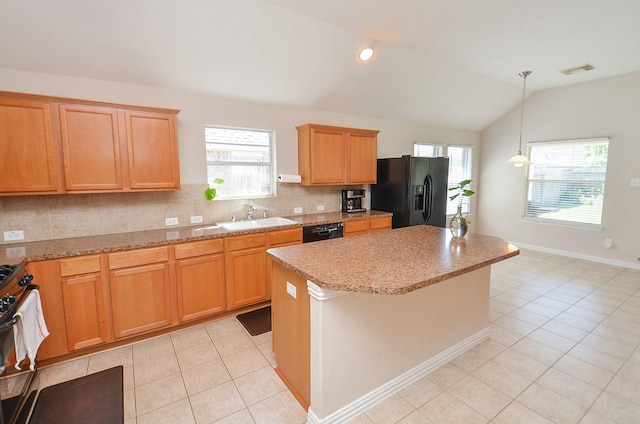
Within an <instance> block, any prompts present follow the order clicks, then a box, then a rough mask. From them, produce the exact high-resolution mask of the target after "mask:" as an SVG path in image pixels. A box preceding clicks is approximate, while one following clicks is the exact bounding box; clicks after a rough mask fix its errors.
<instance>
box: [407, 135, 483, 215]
mask: <svg viewBox="0 0 640 424" xmlns="http://www.w3.org/2000/svg"><path fill="white" fill-rule="evenodd" d="M419 146H431V147H432V148H434V150H436V154H441V156H423V157H448V158H449V176H451V174H452V173H451V166H452V162H451V158H450V156H449V149H450V148H451V147H455V148H463V149H469V151H470V152H471V161H470V175H469V176H468V177H466V176H464V177H462V180H464V179H467V178H468V179H470V180H473V158H474V151H475V148H474V146H470V145H465V144H444V143H427V142H424V141H415V142H414V143H413V155H414V156H419V155H418V149H419ZM462 180H460V181H462ZM460 181H451V180H450V179H449V177H447V188H451V187H456V186H457V184H458V183H459V182H460ZM467 188H469V187H467ZM457 205H458V199H456V200H454V201H453V202H452V201H451V200H449V193H447V217H452V216H454V215H455V214H456V212H457V210H458V207H457ZM450 209H451V210H453V212H451V213H450V212H449V210H450ZM462 212H463V213H464V214H465V215H467V216H468V215H471V198H470V197H464V198H463V199H462Z"/></svg>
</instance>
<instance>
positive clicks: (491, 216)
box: [475, 73, 640, 267]
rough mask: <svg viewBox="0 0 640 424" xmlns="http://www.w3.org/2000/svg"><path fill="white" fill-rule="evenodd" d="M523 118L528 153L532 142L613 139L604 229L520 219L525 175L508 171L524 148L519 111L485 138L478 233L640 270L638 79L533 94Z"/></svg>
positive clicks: (630, 77)
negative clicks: (607, 244)
mask: <svg viewBox="0 0 640 424" xmlns="http://www.w3.org/2000/svg"><path fill="white" fill-rule="evenodd" d="M533 77H535V74H534V75H533ZM567 78H569V77H567ZM524 119H525V123H524V133H523V150H524V147H525V146H524V144H525V143H526V142H528V141H543V140H561V139H576V138H591V137H601V136H608V137H610V144H609V162H608V166H607V179H606V187H605V203H604V212H603V229H602V230H601V231H594V230H585V229H576V228H569V227H562V226H553V225H548V224H538V223H531V222H527V221H524V220H521V219H520V216H521V212H522V198H523V191H524V184H523V182H524V168H514V167H512V166H509V165H505V162H506V161H507V160H508V158H509V157H510V156H512V155H514V154H515V153H516V151H517V147H518V134H519V125H520V108H519V106H518V107H517V108H514V109H513V110H512V111H511V112H509V113H508V114H506V115H505V116H503V117H502V118H500V119H499V120H498V121H496V122H495V123H494V124H492V125H491V126H490V127H488V128H487V129H485V130H484V131H483V132H482V155H481V158H480V170H481V175H480V179H479V184H478V192H479V195H478V205H479V216H477V217H476V219H475V223H476V224H477V228H476V231H478V232H480V233H484V234H490V235H494V236H498V237H501V238H504V239H507V240H509V241H511V242H513V243H515V244H516V245H517V244H520V245H531V246H536V247H540V248H543V249H548V250H557V251H564V252H572V254H574V255H576V256H583V257H585V258H599V259H601V260H603V261H605V262H611V263H613V264H621V265H623V264H624V265H631V266H635V267H637V266H639V265H640V262H638V257H639V256H640V188H631V187H630V180H631V178H632V177H635V178H639V177H640V125H639V124H640V73H632V74H627V75H623V76H619V77H613V78H606V79H602V80H597V81H592V82H586V83H580V84H574V85H570V86H566V87H562V88H556V89H550V90H545V91H540V92H536V93H533V94H532V95H531V96H529V97H528V98H527V99H526V101H525V118H524ZM605 238H612V239H613V247H612V248H611V249H606V248H604V246H603V243H604V239H605Z"/></svg>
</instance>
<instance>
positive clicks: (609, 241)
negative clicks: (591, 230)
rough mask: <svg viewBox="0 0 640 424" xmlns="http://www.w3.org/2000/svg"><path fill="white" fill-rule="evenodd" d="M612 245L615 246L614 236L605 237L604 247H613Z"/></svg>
mask: <svg viewBox="0 0 640 424" xmlns="http://www.w3.org/2000/svg"><path fill="white" fill-rule="evenodd" d="M611 246H613V239H612V238H606V239H604V247H605V249H611Z"/></svg>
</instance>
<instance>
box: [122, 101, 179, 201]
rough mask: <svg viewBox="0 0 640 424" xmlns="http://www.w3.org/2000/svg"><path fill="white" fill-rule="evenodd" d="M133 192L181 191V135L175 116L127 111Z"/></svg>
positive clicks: (130, 174) (130, 179)
mask: <svg viewBox="0 0 640 424" xmlns="http://www.w3.org/2000/svg"><path fill="white" fill-rule="evenodd" d="M125 121H126V128H127V148H128V153H129V181H130V187H131V189H132V190H134V189H135V190H145V189H147V190H149V189H178V188H180V169H179V166H178V135H177V134H176V116H175V114H174V113H158V112H144V111H132V110H129V111H125Z"/></svg>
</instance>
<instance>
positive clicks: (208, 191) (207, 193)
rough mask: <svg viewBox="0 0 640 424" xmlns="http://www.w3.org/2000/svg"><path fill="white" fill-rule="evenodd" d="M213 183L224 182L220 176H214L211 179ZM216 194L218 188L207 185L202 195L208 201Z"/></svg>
mask: <svg viewBox="0 0 640 424" xmlns="http://www.w3.org/2000/svg"><path fill="white" fill-rule="evenodd" d="M213 183H214V184H218V185H220V184H224V180H223V179H222V178H216V179H215V180H213ZM217 195H218V190H217V189H216V188H215V187H211V186H209V187H207V188H205V189H204V197H205V199H207V200H209V201H211V200H213V199H215V198H216V196H217Z"/></svg>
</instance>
